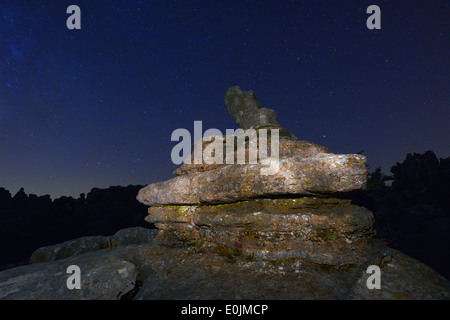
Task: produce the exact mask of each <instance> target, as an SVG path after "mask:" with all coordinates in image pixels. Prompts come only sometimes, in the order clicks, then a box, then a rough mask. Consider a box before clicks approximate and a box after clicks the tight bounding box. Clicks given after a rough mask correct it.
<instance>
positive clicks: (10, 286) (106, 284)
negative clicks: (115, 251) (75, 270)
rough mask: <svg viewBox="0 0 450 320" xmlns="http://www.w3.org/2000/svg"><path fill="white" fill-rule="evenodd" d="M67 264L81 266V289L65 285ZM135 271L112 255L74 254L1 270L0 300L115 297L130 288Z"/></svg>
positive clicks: (134, 268) (115, 298) (131, 287)
mask: <svg viewBox="0 0 450 320" xmlns="http://www.w3.org/2000/svg"><path fill="white" fill-rule="evenodd" d="M80 257H82V258H80ZM71 265H77V266H79V267H80V269H81V278H80V279H81V290H69V289H68V288H67V279H68V277H69V276H70V274H68V273H67V268H68V267H69V266H71ZM137 274H138V270H137V268H136V267H135V266H134V265H133V264H132V263H130V262H128V261H125V260H122V259H120V258H119V257H117V256H115V255H102V256H101V258H100V257H99V256H98V253H96V254H94V255H90V256H83V255H81V256H75V257H72V258H68V259H64V260H60V261H55V262H49V263H38V264H34V265H29V266H23V267H19V268H15V269H10V270H6V271H4V272H1V273H0V299H7V300H16V299H19V300H117V299H120V298H122V297H123V296H124V295H125V294H127V293H128V292H130V291H131V290H133V289H134V287H135V286H136V278H137Z"/></svg>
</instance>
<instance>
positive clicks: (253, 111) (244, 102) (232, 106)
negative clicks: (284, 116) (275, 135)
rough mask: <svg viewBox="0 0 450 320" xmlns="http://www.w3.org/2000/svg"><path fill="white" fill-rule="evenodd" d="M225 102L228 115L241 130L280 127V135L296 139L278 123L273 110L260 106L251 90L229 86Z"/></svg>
mask: <svg viewBox="0 0 450 320" xmlns="http://www.w3.org/2000/svg"><path fill="white" fill-rule="evenodd" d="M225 104H226V106H227V108H228V112H229V113H230V115H231V116H232V117H233V118H234V120H236V123H237V124H238V125H239V127H240V128H242V129H243V130H246V129H259V128H272V129H281V130H280V135H281V136H285V137H288V138H290V139H294V140H296V139H297V137H295V136H294V135H293V134H292V133H290V132H289V131H287V130H286V129H284V128H282V127H281V126H280V125H279V123H278V122H277V113H276V112H275V110H272V109H268V108H261V103H260V102H259V100H258V98H256V95H255V94H254V93H253V91H242V90H241V88H239V87H238V86H235V87H231V88H229V89H228V90H227V92H226V94H225Z"/></svg>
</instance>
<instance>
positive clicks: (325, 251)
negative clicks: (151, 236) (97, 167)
mask: <svg viewBox="0 0 450 320" xmlns="http://www.w3.org/2000/svg"><path fill="white" fill-rule="evenodd" d="M225 103H226V105H227V107H228V111H229V112H230V114H231V116H233V117H234V118H235V119H236V122H237V123H238V124H239V125H240V126H241V128H242V129H246V131H243V132H239V133H238V134H237V135H236V136H231V135H227V136H213V137H207V138H203V139H202V140H201V141H197V142H195V143H194V151H193V153H192V155H190V156H189V157H188V158H187V159H188V160H190V161H186V162H188V163H185V164H183V165H181V166H180V167H179V168H178V169H177V170H175V172H174V173H175V175H176V177H174V178H172V179H170V180H168V181H163V182H158V183H154V184H151V185H148V186H146V187H145V188H143V189H141V190H140V192H139V194H138V196H137V199H138V200H139V201H140V202H142V203H144V204H146V205H149V206H150V208H149V215H148V217H147V218H146V220H147V221H148V222H150V223H153V224H155V225H156V226H157V227H158V228H159V229H160V232H159V234H158V236H157V241H158V242H159V243H161V244H166V245H168V244H170V245H174V244H177V243H184V244H186V243H191V244H192V243H196V244H197V245H201V246H206V247H214V248H217V249H218V250H231V251H232V252H236V253H238V254H243V255H244V256H248V257H254V258H257V259H260V258H261V259H271V260H276V259H287V258H293V257H300V258H303V259H307V260H309V261H311V262H314V263H320V264H327V265H349V264H365V263H376V262H379V261H381V260H382V258H383V250H381V249H380V245H379V243H378V242H377V241H375V240H374V231H373V229H372V225H373V222H374V218H373V215H372V213H371V212H370V211H368V210H367V209H365V208H361V207H357V206H355V205H352V204H351V203H350V202H349V201H346V200H340V199H337V198H335V197H334V195H335V194H337V193H343V192H349V191H353V190H358V189H361V188H363V187H364V186H365V184H366V177H367V169H366V164H365V163H366V158H365V157H364V156H362V155H359V154H333V153H331V152H330V151H329V150H328V149H327V148H326V147H323V146H319V145H316V144H314V143H311V142H306V141H298V140H297V139H296V138H295V137H294V136H293V135H292V134H279V133H280V130H283V132H284V133H286V132H288V131H287V130H285V129H283V128H282V127H281V126H280V125H279V124H278V122H277V121H276V113H275V111H273V110H270V109H265V108H261V104H260V103H259V101H258V100H257V98H256V96H255V95H254V93H253V92H251V91H249V92H244V91H242V90H241V89H240V88H239V87H233V88H230V89H229V90H228V91H227V93H226V96H225ZM267 128H270V129H276V131H274V130H267V131H263V129H267ZM249 130H254V132H251V131H249ZM249 133H253V134H254V136H253V137H254V138H255V139H251V137H252V135H251V134H249ZM245 136H247V137H249V139H245ZM230 145H231V147H230ZM199 150H200V151H201V155H202V156H203V157H202V162H201V163H194V160H195V157H194V155H195V154H196V153H197V152H198V151H199ZM255 151H256V152H255ZM239 153H241V155H239ZM242 154H244V155H245V157H244V159H245V162H244V163H243V162H239V161H238V160H239V159H241V160H242V158H243V157H242ZM240 156H241V158H239V157H240ZM252 156H253V158H252ZM230 159H231V160H232V161H231V163H230V161H229V160H230ZM251 159H253V162H251ZM226 160H228V161H226ZM271 169H273V170H272V171H270V170H271ZM268 171H269V174H267V172H268Z"/></svg>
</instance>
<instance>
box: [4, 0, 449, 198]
mask: <svg viewBox="0 0 450 320" xmlns="http://www.w3.org/2000/svg"><path fill="white" fill-rule="evenodd" d="M72 4H75V5H78V6H79V7H80V8H81V12H82V13H81V26H82V29H81V30H68V29H67V27H66V20H67V18H68V17H69V14H67V13H66V9H67V7H68V6H69V5H72ZM371 4H376V5H378V6H379V7H380V8H381V27H382V29H381V30H369V29H368V28H367V27H366V20H367V18H368V17H369V14H367V13H366V9H367V7H368V6H369V5H371ZM449 6H450V1H448V0H443V1H439V0H433V1H429V0H426V1H425V0H422V1H401V0H395V1H394V0H392V1H381V0H371V1H361V0H351V1H350V0H340V1H316V0H314V1H313V0H310V1H298V0H295V1H284V0H277V1H275V0H274V1H268V0H267V1H242V0H241V1H232V0H226V1H217V0H214V1H207V0H202V1H189V0H183V1H162V0H152V1H150V0H145V1H137V0H132V1H131V0H127V1H125V0H114V1H113V0H109V1H105V0H89V1H82V0H71V1H62V0H58V1H50V0H46V1H36V0H34V1H19V0H12V1H5V0H0V186H2V187H5V188H7V189H9V190H10V191H11V192H12V194H14V193H16V192H17V191H18V190H19V188H20V187H24V188H25V191H26V192H27V193H35V194H37V195H43V194H50V195H51V196H52V197H58V196H61V195H71V196H75V197H77V196H78V195H79V194H80V193H82V192H84V193H87V192H89V190H90V189H91V188H92V187H101V188H103V187H108V186H111V185H123V186H126V185H129V184H143V185H145V184H148V183H153V182H157V181H161V180H166V179H169V178H171V177H172V176H173V174H172V171H173V170H174V169H175V168H176V166H175V165H174V164H172V162H171V158H170V154H171V150H172V148H173V147H174V146H175V145H176V144H177V142H172V141H171V139H170V138H171V134H172V132H173V131H174V130H175V129H177V128H186V129H188V130H189V131H190V132H193V124H194V121H195V120H201V121H203V129H204V130H206V129H208V128H218V129H220V130H222V132H224V133H225V129H227V128H229V129H232V128H237V126H236V123H235V121H234V120H233V118H232V117H231V116H230V115H229V114H228V112H227V109H226V106H225V104H224V102H223V101H224V95H225V92H226V90H227V89H228V88H229V87H231V86H234V85H239V86H240V87H241V88H242V89H243V90H253V91H254V92H255V93H256V95H257V97H258V98H259V100H260V101H261V104H262V105H263V106H264V107H268V108H273V109H274V110H276V111H277V113H278V120H279V123H280V124H281V125H282V126H283V127H285V128H286V129H288V130H289V131H291V132H292V133H294V134H295V135H296V136H297V137H299V139H300V140H306V141H311V142H314V143H317V144H320V145H324V146H327V147H328V148H329V149H330V150H331V151H332V152H334V153H357V152H360V151H361V150H364V154H365V155H366V156H367V157H368V164H369V165H370V167H371V168H372V169H374V168H376V167H378V166H381V167H382V168H383V171H384V172H385V173H389V170H390V168H391V166H392V165H394V164H395V163H396V162H401V161H403V160H404V158H405V156H406V153H413V152H420V153H423V152H425V151H426V150H433V151H434V152H435V153H436V154H437V156H438V157H448V156H450V144H449V136H450V126H449V120H450V90H449V89H450V88H449V84H450V82H449V73H450V63H449V57H450V41H449V31H450V8H449Z"/></svg>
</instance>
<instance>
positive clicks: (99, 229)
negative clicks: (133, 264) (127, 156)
mask: <svg viewBox="0 0 450 320" xmlns="http://www.w3.org/2000/svg"><path fill="white" fill-rule="evenodd" d="M141 188H142V186H140V185H135V186H133V185H130V186H127V187H121V186H114V187H109V188H107V189H99V188H93V189H92V190H91V191H90V192H89V193H88V194H87V196H86V195H85V194H81V195H80V197H79V198H78V199H75V198H73V197H60V198H58V199H55V200H53V201H52V199H51V198H50V196H49V195H45V196H36V195H34V194H30V195H27V194H26V193H25V191H24V189H23V188H22V189H21V190H20V191H19V192H17V194H15V195H14V196H11V193H10V192H9V191H8V190H6V189H4V188H0V250H1V253H2V254H1V255H0V270H1V269H5V268H8V267H12V266H14V265H17V264H21V263H26V262H27V259H28V258H29V256H30V255H31V253H33V252H34V251H35V250H36V249H38V248H40V247H42V246H46V245H51V244H55V243H59V242H64V241H67V240H71V239H75V238H78V237H82V236H96V235H103V236H108V235H112V234H114V233H115V232H116V231H118V230H121V229H124V228H128V227H133V226H145V227H149V224H148V223H146V222H145V221H144V217H145V216H146V213H147V208H146V207H145V206H144V205H142V204H140V203H139V202H138V201H137V200H136V195H137V193H138V191H139V189H141Z"/></svg>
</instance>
